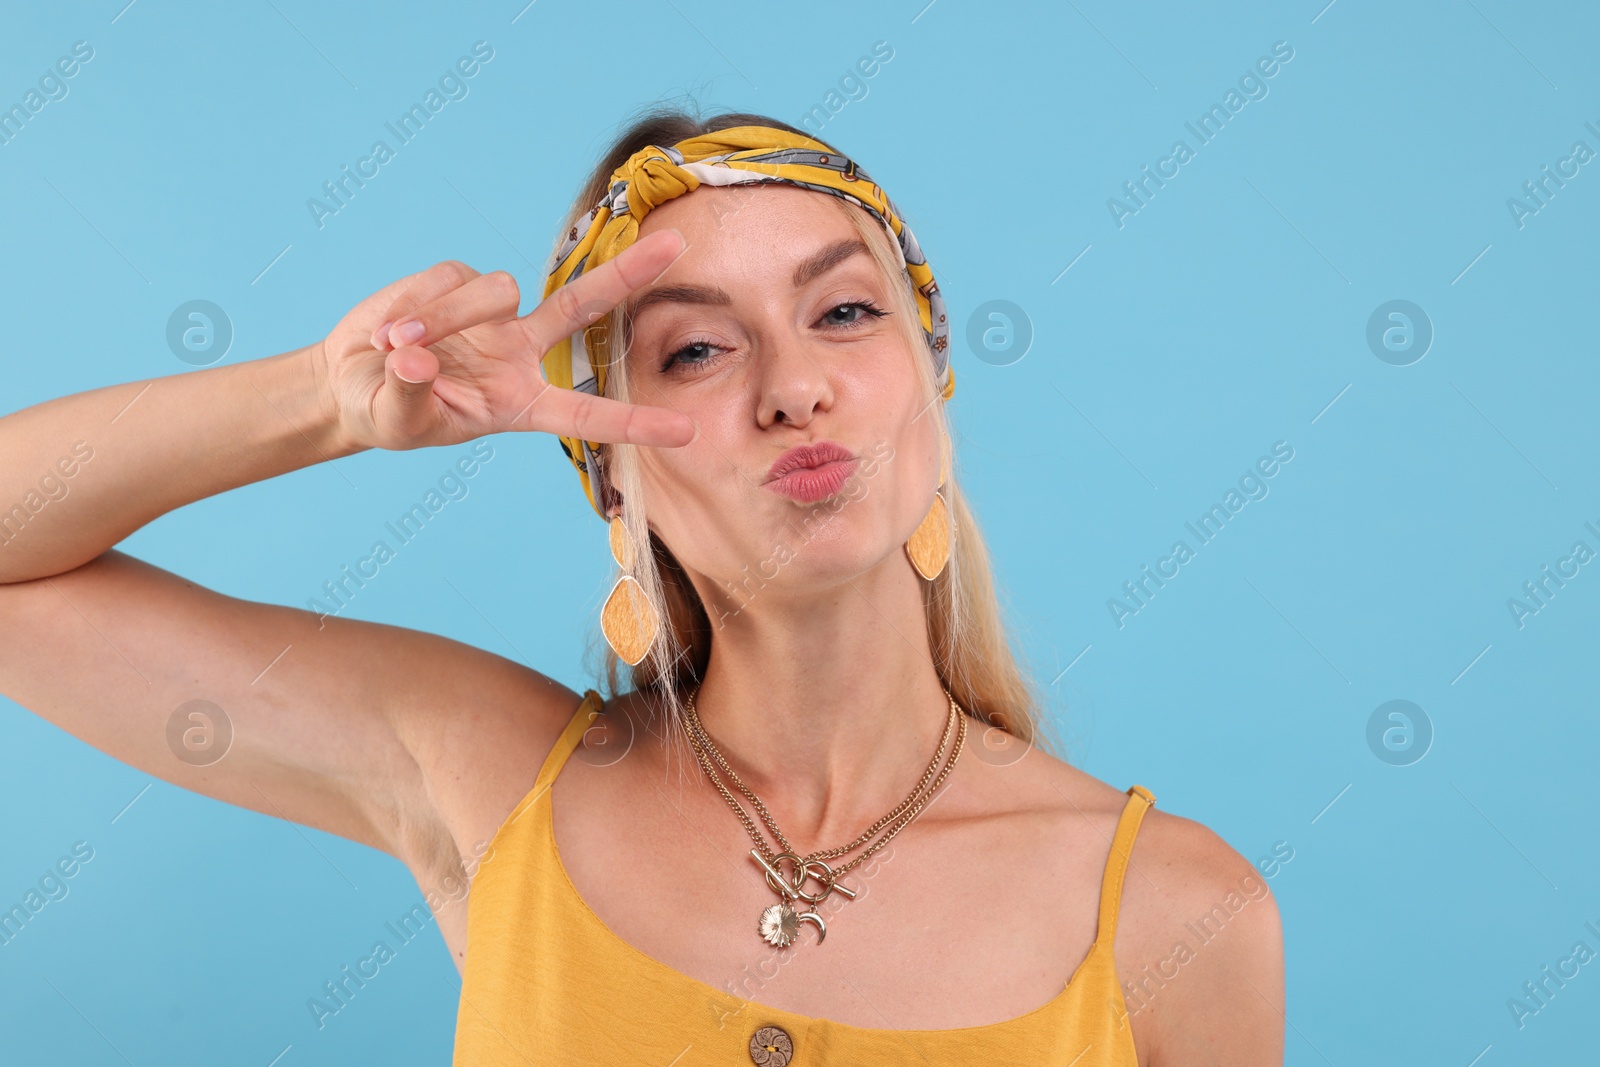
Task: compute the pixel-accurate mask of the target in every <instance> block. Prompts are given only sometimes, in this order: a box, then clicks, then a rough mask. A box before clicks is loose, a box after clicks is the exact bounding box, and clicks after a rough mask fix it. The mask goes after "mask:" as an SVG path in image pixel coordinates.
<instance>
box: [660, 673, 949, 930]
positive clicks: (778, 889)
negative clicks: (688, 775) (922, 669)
mask: <svg viewBox="0 0 1600 1067" xmlns="http://www.w3.org/2000/svg"><path fill="white" fill-rule="evenodd" d="M699 695H700V687H699V686H696V687H695V689H694V692H692V693H690V694H689V700H688V703H687V704H686V706H685V712H686V713H685V715H684V732H685V733H686V734H688V737H689V745H690V747H692V748H693V749H694V754H695V759H696V761H698V762H699V764H700V767H701V769H702V770H704V771H705V772H706V777H708V778H710V779H711V784H712V785H714V786H716V787H717V792H719V793H721V794H722V798H723V799H724V800H726V801H727V802H728V806H729V807H730V808H732V809H733V812H734V814H735V815H737V816H738V817H739V821H740V822H741V823H743V824H744V828H745V832H746V833H748V834H749V835H750V838H751V840H753V841H754V842H755V843H756V847H755V848H753V849H751V850H750V856H751V858H752V859H754V860H755V862H756V863H757V864H758V865H759V866H760V867H761V869H762V872H763V874H764V875H765V877H766V880H767V886H768V888H770V889H771V890H772V891H773V892H774V893H776V894H778V903H776V904H771V905H768V907H767V908H766V909H765V910H764V911H762V913H761V919H760V921H759V923H758V924H757V929H758V930H759V932H760V934H761V936H762V937H763V938H765V939H766V941H767V943H768V944H770V945H774V946H776V947H777V948H788V947H789V946H790V945H791V944H793V943H794V940H795V938H796V936H798V934H799V930H800V924H801V923H802V922H809V923H813V924H814V925H815V926H816V928H817V944H819V945H820V944H821V943H822V939H823V938H824V937H826V936H828V928H827V926H826V925H825V924H824V923H823V921H822V916H821V915H818V914H817V912H816V906H817V905H818V904H819V903H821V902H822V901H823V900H824V899H825V898H826V897H827V895H828V894H829V893H831V892H833V891H834V890H838V891H839V893H840V894H841V895H843V896H844V897H845V898H846V899H849V900H854V899H855V895H856V894H855V890H853V889H851V888H850V887H849V886H846V885H844V884H842V883H841V882H839V881H838V878H839V876H840V875H842V874H844V872H846V871H848V870H849V869H850V868H852V867H854V866H855V865H856V864H858V863H860V862H861V861H862V860H865V859H866V858H867V857H868V856H870V855H872V854H873V853H874V852H876V851H878V849H880V848H882V847H883V846H884V845H886V844H888V842H889V839H890V838H892V837H894V835H895V834H897V833H899V832H900V831H901V830H903V829H905V827H906V826H907V825H909V824H910V823H911V821H912V820H913V819H915V818H916V817H917V815H918V814H919V813H920V812H921V811H922V809H923V807H924V806H925V805H926V804H927V802H928V800H929V799H931V798H932V796H933V794H934V793H935V792H937V791H938V789H939V786H940V784H941V783H942V782H943V781H944V779H945V776H946V775H948V774H949V773H950V770H951V768H953V767H954V766H955V765H956V760H958V759H960V758H961V750H962V748H963V746H964V744H965V742H966V738H967V717H966V716H965V715H963V714H961V709H960V707H959V706H958V705H957V704H956V699H955V697H953V696H951V695H950V691H949V690H948V689H946V690H945V697H946V698H947V699H948V700H949V701H950V717H949V718H948V719H946V720H945V726H944V734H943V736H941V737H940V738H939V749H938V751H937V752H935V753H934V754H933V760H932V762H930V763H929V764H928V769H927V770H926V771H924V772H923V773H922V779H921V780H920V781H918V782H917V785H916V788H914V789H913V790H912V791H911V793H910V794H909V795H908V796H907V797H906V798H905V799H904V800H902V801H901V802H900V803H899V804H898V805H896V807H895V808H894V810H893V811H891V812H889V814H887V815H885V816H884V817H883V818H881V819H879V820H878V821H877V822H875V823H873V824H872V825H871V826H870V827H868V828H867V830H866V832H865V833H863V834H862V835H861V836H860V837H858V838H856V839H855V841H853V842H851V843H850V844H848V845H845V846H843V847H840V848H832V849H826V850H823V851H818V852H813V853H811V854H809V855H806V856H800V855H797V854H796V853H795V851H794V849H793V848H792V847H791V846H790V844H789V840H788V838H786V837H784V836H783V831H782V830H779V829H778V824H777V822H776V821H774V820H773V818H772V813H771V812H769V811H768V810H767V806H766V805H765V804H763V803H761V798H760V797H758V796H756V795H755V794H754V793H752V792H751V791H750V790H749V788H748V787H747V786H746V785H745V784H744V782H743V781H742V780H741V779H740V778H739V775H738V774H737V773H736V772H735V771H734V769H733V768H732V767H730V766H729V765H728V761H727V760H726V759H724V758H723V756H722V752H721V751H720V750H719V749H718V748H717V746H716V743H715V742H713V741H712V740H711V735H710V734H708V733H706V729H705V727H704V726H703V725H702V724H701V722H700V713H699V712H698V711H697V710H696V708H695V701H696V699H697V698H698V697H699ZM958 721H959V730H958V731H957V733H956V743H955V748H954V750H953V751H952V752H951V754H950V758H949V760H948V761H947V762H945V764H944V766H943V768H941V769H940V770H939V773H938V776H937V777H934V778H933V782H932V784H931V785H930V784H929V782H928V779H929V777H930V776H932V775H933V773H934V768H936V767H938V766H939V763H940V761H941V760H943V759H944V754H945V747H946V746H947V745H948V744H949V743H950V733H951V731H952V730H953V729H955V728H956V727H957V723H958ZM708 751H709V753H710V756H709V758H708V756H707V753H708ZM713 760H714V761H715V765H716V767H718V768H721V770H722V771H723V772H724V773H726V774H727V775H728V777H729V778H732V779H733V783H734V785H736V786H738V788H739V792H741V793H743V794H744V795H745V797H746V798H747V799H748V800H749V801H750V803H751V804H752V805H754V807H755V809H756V811H757V812H759V813H760V815H761V821H762V822H764V823H766V825H767V829H769V830H771V831H772V836H773V837H775V838H777V840H778V844H780V845H781V846H783V851H782V852H778V853H774V852H773V851H772V849H771V848H770V847H768V845H767V842H766V840H765V839H764V838H763V837H762V836H761V831H759V830H757V829H756V825H755V823H754V822H753V821H752V820H751V819H750V815H749V813H748V812H746V811H745V810H744V807H743V805H741V804H740V803H739V802H738V800H736V799H735V798H734V795H733V794H732V793H730V792H729V791H728V788H727V786H725V785H723V784H722V780H721V779H720V778H719V777H717V774H716V769H715V768H714V767H713V765H712V763H713ZM885 826H887V827H888V830H887V831H886V832H885V833H884V835H883V836H882V837H881V838H879V839H878V840H877V841H876V842H874V843H873V844H872V846H871V847H869V848H868V849H867V850H866V851H865V852H863V853H862V854H861V855H859V856H857V857H856V858H855V859H853V860H850V861H849V862H848V863H846V864H844V865H843V866H842V867H840V868H838V869H837V870H835V869H834V868H833V867H831V866H829V865H828V863H827V862H826V861H827V860H830V859H835V858H837V857H839V856H843V855H845V854H846V853H848V852H851V851H853V850H855V849H857V848H859V847H861V845H862V844H864V843H865V842H866V841H867V839H868V838H870V837H871V836H872V835H873V834H875V833H877V832H878V831H879V830H881V829H883V828H884V827H885ZM785 862H788V863H789V864H791V865H792V869H793V873H792V874H791V875H788V876H786V875H784V873H783V870H782V868H783V864H784V863H785ZM809 879H815V880H816V881H817V882H819V883H820V884H821V886H822V889H821V890H820V891H819V892H816V893H812V892H809V891H807V890H806V888H805V885H806V882H807V881H808V880H809ZM794 900H803V901H805V902H806V903H807V904H808V905H810V908H809V909H808V910H806V911H804V912H797V911H795V909H794V907H793V906H792V905H791V903H790V902H791V901H794Z"/></svg>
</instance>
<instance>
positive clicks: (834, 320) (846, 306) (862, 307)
mask: <svg viewBox="0 0 1600 1067" xmlns="http://www.w3.org/2000/svg"><path fill="white" fill-rule="evenodd" d="M887 314H888V312H887V311H884V310H882V309H881V308H879V307H878V306H877V305H875V304H873V303H872V302H870V301H867V300H851V301H848V302H846V303H843V304H836V305H835V306H833V307H831V308H829V309H828V310H827V311H824V312H823V313H822V318H821V320H819V321H821V322H822V323H823V324H824V325H827V326H840V327H843V328H844V329H847V330H848V329H853V328H855V327H857V326H861V325H863V324H864V323H866V322H867V321H868V320H869V319H881V318H883V317H884V316H885V315H887Z"/></svg>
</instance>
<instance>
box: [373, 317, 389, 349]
mask: <svg viewBox="0 0 1600 1067" xmlns="http://www.w3.org/2000/svg"><path fill="white" fill-rule="evenodd" d="M393 325H394V320H393V319H390V320H389V321H387V322H385V323H384V324H383V325H382V326H379V327H378V328H377V329H376V330H373V331H372V347H373V348H382V347H383V346H384V344H385V342H387V341H388V339H389V327H391V326H393Z"/></svg>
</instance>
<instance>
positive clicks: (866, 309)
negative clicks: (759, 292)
mask: <svg viewBox="0 0 1600 1067" xmlns="http://www.w3.org/2000/svg"><path fill="white" fill-rule="evenodd" d="M840 308H860V309H861V312H862V315H863V317H862V318H858V319H856V320H855V321H854V322H837V323H832V325H833V326H835V327H836V328H838V329H841V330H854V329H856V328H858V327H860V326H864V325H866V324H867V323H868V322H871V321H873V320H875V319H881V318H883V317H884V316H885V315H888V314H889V313H888V312H887V311H884V310H883V309H882V308H880V307H878V305H876V304H874V303H873V302H872V301H870V300H846V301H844V302H843V303H839V304H834V305H833V306H832V307H830V308H829V309H828V310H827V311H825V312H823V314H824V315H829V314H832V313H833V312H835V311H838V310H839V309H840ZM700 347H704V348H716V347H717V344H716V342H715V341H709V340H706V339H704V338H699V339H696V340H692V341H690V342H689V343H687V344H685V345H683V346H682V347H680V348H679V349H677V350H676V351H674V352H669V353H667V357H666V359H665V360H664V361H663V362H662V364H661V369H662V370H663V371H670V370H672V369H673V368H674V367H677V366H683V367H691V368H700V367H704V366H706V365H707V364H708V363H709V362H710V360H700V361H699V362H684V361H682V360H680V359H679V358H678V357H679V356H681V355H683V354H684V353H685V352H687V351H688V350H689V349H691V348H700Z"/></svg>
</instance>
